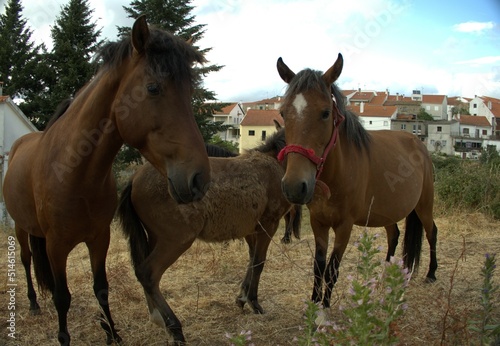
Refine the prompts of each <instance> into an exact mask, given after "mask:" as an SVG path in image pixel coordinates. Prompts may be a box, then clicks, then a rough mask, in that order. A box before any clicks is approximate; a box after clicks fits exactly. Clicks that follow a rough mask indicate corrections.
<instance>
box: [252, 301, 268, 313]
mask: <svg viewBox="0 0 500 346" xmlns="http://www.w3.org/2000/svg"><path fill="white" fill-rule="evenodd" d="M248 304H249V305H250V306H251V307H252V310H253V312H254V314H259V315H262V314H264V313H265V312H264V309H263V308H262V306H260V304H259V302H258V300H257V299H255V300H250V301H249V302H248Z"/></svg>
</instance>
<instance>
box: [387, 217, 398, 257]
mask: <svg viewBox="0 0 500 346" xmlns="http://www.w3.org/2000/svg"><path fill="white" fill-rule="evenodd" d="M385 230H386V232H387V256H386V257H385V260H386V261H387V262H389V261H390V259H391V257H393V256H394V255H395V254H396V247H397V246H398V240H399V234H400V232H399V228H398V224H396V223H394V224H392V225H389V226H385Z"/></svg>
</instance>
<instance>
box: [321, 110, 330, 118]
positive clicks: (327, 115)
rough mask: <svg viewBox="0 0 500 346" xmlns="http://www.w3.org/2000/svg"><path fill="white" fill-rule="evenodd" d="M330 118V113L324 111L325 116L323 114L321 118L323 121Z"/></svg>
mask: <svg viewBox="0 0 500 346" xmlns="http://www.w3.org/2000/svg"><path fill="white" fill-rule="evenodd" d="M329 117H330V111H324V112H323V114H321V118H322V119H323V120H326V119H328V118H329Z"/></svg>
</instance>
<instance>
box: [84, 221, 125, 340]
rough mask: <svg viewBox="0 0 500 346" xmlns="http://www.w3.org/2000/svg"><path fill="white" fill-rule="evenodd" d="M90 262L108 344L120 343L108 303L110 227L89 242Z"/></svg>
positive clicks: (102, 325)
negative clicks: (107, 272)
mask: <svg viewBox="0 0 500 346" xmlns="http://www.w3.org/2000/svg"><path fill="white" fill-rule="evenodd" d="M86 244H87V248H88V249H89V255H90V264H91V267H92V273H93V275H94V294H95V296H96V298H97V301H98V302H99V306H100V307H101V311H102V312H101V319H102V320H101V327H102V329H104V331H105V332H106V344H108V345H110V344H112V343H113V342H116V343H117V344H119V343H120V342H121V341H122V338H121V337H120V336H119V335H118V333H117V331H116V329H115V323H114V322H113V319H112V318H111V312H110V310H109V303H108V279H107V276H106V255H107V252H108V246H109V228H108V229H106V230H103V231H102V232H101V233H100V237H98V238H96V239H95V240H94V241H92V242H88V243H86Z"/></svg>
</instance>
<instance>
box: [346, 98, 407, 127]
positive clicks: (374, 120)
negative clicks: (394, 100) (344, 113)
mask: <svg viewBox="0 0 500 346" xmlns="http://www.w3.org/2000/svg"><path fill="white" fill-rule="evenodd" d="M347 109H348V110H350V111H352V112H354V113H356V114H357V115H359V120H360V122H361V124H362V125H363V127H364V128H365V129H367V130H390V129H391V121H392V120H396V117H397V115H398V107H396V106H380V105H371V104H366V105H365V103H364V102H360V103H359V106H354V105H351V106H348V107H347Z"/></svg>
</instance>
